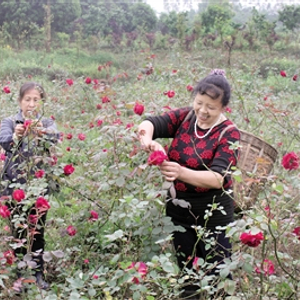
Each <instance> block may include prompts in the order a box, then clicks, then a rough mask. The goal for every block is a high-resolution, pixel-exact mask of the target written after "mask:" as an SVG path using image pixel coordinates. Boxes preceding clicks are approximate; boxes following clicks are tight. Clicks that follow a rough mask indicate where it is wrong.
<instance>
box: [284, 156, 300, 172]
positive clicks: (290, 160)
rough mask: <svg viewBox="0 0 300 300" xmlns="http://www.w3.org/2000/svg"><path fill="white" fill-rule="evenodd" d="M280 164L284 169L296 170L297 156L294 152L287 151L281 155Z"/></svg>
mask: <svg viewBox="0 0 300 300" xmlns="http://www.w3.org/2000/svg"><path fill="white" fill-rule="evenodd" d="M281 165H282V166H283V167H284V168H285V169H286V170H297V169H298V168H299V156H298V155H297V154H296V153H295V152H289V153H287V154H285V155H284V156H283V157H282V161H281Z"/></svg>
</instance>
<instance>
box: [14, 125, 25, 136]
mask: <svg viewBox="0 0 300 300" xmlns="http://www.w3.org/2000/svg"><path fill="white" fill-rule="evenodd" d="M14 133H15V136H16V137H17V139H21V138H22V137H23V136H24V133H25V127H24V125H23V124H17V125H16V127H15V132H14Z"/></svg>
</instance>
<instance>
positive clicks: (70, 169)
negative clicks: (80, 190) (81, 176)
mask: <svg viewBox="0 0 300 300" xmlns="http://www.w3.org/2000/svg"><path fill="white" fill-rule="evenodd" d="M74 171H75V168H74V167H73V165H72V164H70V165H66V166H65V167H64V174H65V175H66V176H69V175H71V174H72V173H73V172H74Z"/></svg>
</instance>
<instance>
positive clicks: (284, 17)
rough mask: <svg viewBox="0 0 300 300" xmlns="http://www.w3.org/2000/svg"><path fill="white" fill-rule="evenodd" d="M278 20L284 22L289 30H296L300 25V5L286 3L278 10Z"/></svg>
mask: <svg viewBox="0 0 300 300" xmlns="http://www.w3.org/2000/svg"><path fill="white" fill-rule="evenodd" d="M278 15H279V17H278V21H280V22H282V24H283V26H284V27H285V28H286V29H287V30H291V31H295V29H297V28H299V27H300V5H285V6H284V7H283V9H282V10H279V11H278Z"/></svg>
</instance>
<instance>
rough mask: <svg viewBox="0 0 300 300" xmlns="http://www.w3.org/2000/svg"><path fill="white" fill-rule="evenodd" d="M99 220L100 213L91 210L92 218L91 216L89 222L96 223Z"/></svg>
mask: <svg viewBox="0 0 300 300" xmlns="http://www.w3.org/2000/svg"><path fill="white" fill-rule="evenodd" d="M98 219H99V215H98V213H97V212H96V211H94V210H91V216H90V218H89V220H91V221H96V220H98Z"/></svg>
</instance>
